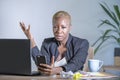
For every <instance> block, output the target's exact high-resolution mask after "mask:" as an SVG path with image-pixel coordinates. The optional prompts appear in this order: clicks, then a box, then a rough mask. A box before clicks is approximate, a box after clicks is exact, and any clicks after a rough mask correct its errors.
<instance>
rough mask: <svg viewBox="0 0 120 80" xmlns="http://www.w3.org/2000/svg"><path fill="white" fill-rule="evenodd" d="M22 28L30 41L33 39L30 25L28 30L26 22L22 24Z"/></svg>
mask: <svg viewBox="0 0 120 80" xmlns="http://www.w3.org/2000/svg"><path fill="white" fill-rule="evenodd" d="M20 27H21V29H22V30H23V32H24V33H25V35H26V36H27V38H28V39H32V38H33V37H32V34H31V32H30V25H28V28H26V26H25V24H24V22H20Z"/></svg>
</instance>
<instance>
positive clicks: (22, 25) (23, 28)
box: [20, 22, 26, 31]
mask: <svg viewBox="0 0 120 80" xmlns="http://www.w3.org/2000/svg"><path fill="white" fill-rule="evenodd" d="M20 26H21V28H22V30H23V31H25V30H26V27H25V24H24V23H23V22H20Z"/></svg>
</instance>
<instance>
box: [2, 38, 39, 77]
mask: <svg viewBox="0 0 120 80" xmlns="http://www.w3.org/2000/svg"><path fill="white" fill-rule="evenodd" d="M31 62H32V61H31V49H30V40H29V39H0V74H17V75H35V74H38V71H33V70H32V63H31Z"/></svg>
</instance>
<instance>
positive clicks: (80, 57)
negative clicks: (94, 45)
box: [62, 39, 89, 72]
mask: <svg viewBox="0 0 120 80" xmlns="http://www.w3.org/2000/svg"><path fill="white" fill-rule="evenodd" d="M88 48H89V42H88V41H87V40H85V39H84V40H83V41H82V42H80V41H78V42H77V44H76V45H75V46H74V51H75V53H74V54H75V55H74V56H73V58H71V59H70V61H69V62H68V63H67V64H66V65H64V66H62V67H63V68H64V70H65V71H73V72H76V71H78V70H82V69H83V65H84V63H85V61H86V58H87V55H88Z"/></svg>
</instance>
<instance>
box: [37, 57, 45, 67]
mask: <svg viewBox="0 0 120 80" xmlns="http://www.w3.org/2000/svg"><path fill="white" fill-rule="evenodd" d="M41 63H42V64H47V62H46V57H45V56H40V55H38V56H37V65H39V64H41Z"/></svg>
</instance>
